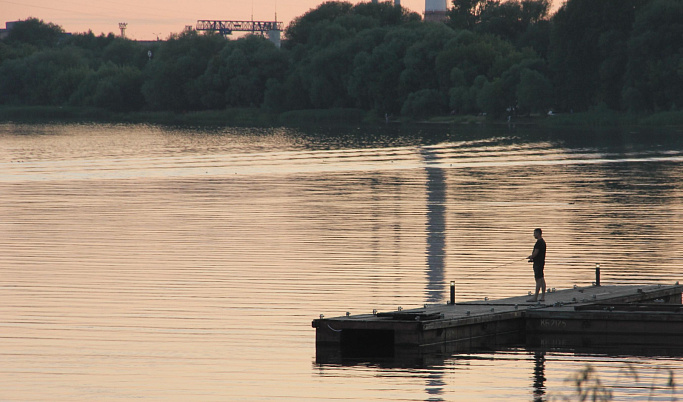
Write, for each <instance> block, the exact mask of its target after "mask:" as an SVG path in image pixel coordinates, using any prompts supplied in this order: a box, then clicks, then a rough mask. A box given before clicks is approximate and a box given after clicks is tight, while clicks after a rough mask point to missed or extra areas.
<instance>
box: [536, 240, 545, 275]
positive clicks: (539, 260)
mask: <svg viewBox="0 0 683 402" xmlns="http://www.w3.org/2000/svg"><path fill="white" fill-rule="evenodd" d="M536 249H538V254H537V255H536V257H534V268H535V267H539V268H542V267H543V266H545V240H543V239H538V240H536V244H535V245H534V250H536Z"/></svg>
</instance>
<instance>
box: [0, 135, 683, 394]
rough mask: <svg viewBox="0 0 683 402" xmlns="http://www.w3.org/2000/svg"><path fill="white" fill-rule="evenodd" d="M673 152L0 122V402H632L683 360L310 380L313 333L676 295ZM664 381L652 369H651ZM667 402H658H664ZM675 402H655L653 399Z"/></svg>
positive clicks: (533, 364)
mask: <svg viewBox="0 0 683 402" xmlns="http://www.w3.org/2000/svg"><path fill="white" fill-rule="evenodd" d="M679 137H680V136H676V135H674V136H671V135H668V134H666V133H601V135H598V136H592V137H588V136H584V135H583V134H582V133H558V132H551V133H548V132H541V131H533V130H527V131H523V130H521V129H518V130H517V131H514V132H508V131H507V130H501V131H499V132H496V131H494V130H488V131H487V130H482V129H479V128H475V129H469V131H464V129H462V128H459V127H455V128H453V127H435V128H429V129H425V128H420V129H415V128H387V127H379V128H377V129H374V128H371V129H363V130H356V129H353V130H349V131H348V132H345V133H336V132H332V130H330V132H325V131H321V130H317V129H316V130H313V129H311V130H310V131H297V130H290V129H269V130H252V129H215V130H195V129H170V128H161V127H156V126H144V125H40V126H36V125H12V124H5V125H0V143H1V144H2V146H1V147H0V233H1V236H2V238H1V240H2V241H0V253H1V255H2V256H3V258H2V259H0V317H1V318H0V337H2V342H0V355H1V356H2V360H3V367H2V368H0V389H2V391H0V399H3V400H32V401H33V400H114V399H117V400H121V399H124V400H127V399H162V400H217V401H218V400H221V401H222V400H275V399H277V400H297V401H298V400H304V399H309V400H329V399H339V400H364V401H367V400H407V401H423V400H447V401H451V400H548V399H549V398H550V397H552V396H553V395H566V394H570V393H571V392H572V389H571V386H570V385H568V384H567V383H565V382H564V380H565V379H566V378H568V377H569V376H571V375H572V374H573V373H575V372H577V371H578V370H581V369H582V368H583V367H584V366H585V365H586V364H591V365H592V366H593V367H595V368H596V372H597V373H598V375H600V376H601V378H602V380H603V382H604V383H606V384H609V385H610V386H613V387H614V388H613V389H614V392H615V394H618V395H622V396H623V398H622V399H625V400H641V399H643V397H644V398H645V399H647V396H648V393H649V392H651V391H650V388H648V387H647V386H642V384H640V385H638V384H636V385H634V383H633V381H630V380H627V379H625V377H624V376H623V375H622V374H620V373H621V370H622V368H624V367H634V368H636V369H637V370H638V371H639V372H640V374H641V378H648V381H649V380H650V379H651V380H652V381H651V382H648V384H651V383H654V384H658V386H659V385H662V384H664V383H665V382H666V375H667V374H666V373H667V371H666V370H668V369H671V370H673V371H674V372H675V374H676V376H677V377H679V378H683V368H682V366H683V365H682V364H681V362H682V361H683V360H682V359H681V357H680V354H675V353H669V354H667V353H666V352H665V353H659V354H656V355H648V354H647V353H636V352H631V353H629V352H621V353H619V354H617V355H613V354H610V355H607V354H605V353H601V352H600V351H595V350H577V351H572V350H566V349H557V348H543V349H541V350H539V351H530V350H525V349H509V350H501V351H495V352H479V353H471V352H470V353H458V354H441V355H439V354H436V355H434V354H431V355H426V356H421V357H420V359H419V360H412V361H409V362H406V361H400V362H398V363H397V362H396V361H394V362H368V361H355V362H340V363H334V364H316V362H315V359H316V356H315V330H314V329H313V328H311V327H310V322H311V320H312V319H313V318H316V317H317V316H318V315H319V314H321V313H323V314H325V315H327V316H333V315H343V314H345V313H346V312H347V311H349V312H350V313H351V314H356V313H363V312H368V313H369V312H371V311H372V309H378V310H380V311H382V310H389V309H395V308H396V307H397V306H404V307H406V308H408V307H415V306H420V305H422V304H424V303H440V302H445V301H446V300H447V298H448V282H449V281H451V280H455V281H456V282H457V293H458V294H457V298H458V300H462V301H465V300H474V299H482V298H484V297H492V298H493V297H507V296H513V295H520V294H526V293H527V291H528V290H532V287H533V277H532V273H531V269H530V267H529V266H528V265H527V264H526V263H525V262H524V258H523V257H525V256H527V255H528V254H529V252H530V251H531V250H530V249H531V248H532V247H533V241H534V240H533V236H532V231H533V228H535V227H542V228H543V229H544V237H545V238H546V241H547V242H548V247H549V251H548V265H547V268H546V271H547V276H548V278H547V279H548V285H549V286H550V287H556V288H558V289H560V288H565V287H571V286H572V285H573V284H588V283H590V282H591V281H592V280H593V269H594V266H595V263H596V262H600V263H601V266H602V270H603V272H602V281H603V283H605V284H614V283H624V284H627V283H644V282H647V283H653V282H654V283H673V282H675V281H677V280H680V272H681V271H680V263H681V252H682V251H681V250H683V247H681V246H682V245H683V244H682V243H683V241H682V240H683V239H682V238H681V236H680V233H683V230H681V229H683V228H682V227H681V223H682V219H681V211H682V207H681V205H682V203H681V199H682V198H681V184H680V183H681V178H682V175H683V153H682V152H681V151H680V150H681V149H683V147H681V144H680V139H678V138H679ZM658 369H659V370H658ZM658 391H661V392H662V394H665V395H669V394H666V392H670V391H671V389H670V388H666V387H665V386H664V385H662V386H661V387H660V388H658ZM664 400H667V399H664Z"/></svg>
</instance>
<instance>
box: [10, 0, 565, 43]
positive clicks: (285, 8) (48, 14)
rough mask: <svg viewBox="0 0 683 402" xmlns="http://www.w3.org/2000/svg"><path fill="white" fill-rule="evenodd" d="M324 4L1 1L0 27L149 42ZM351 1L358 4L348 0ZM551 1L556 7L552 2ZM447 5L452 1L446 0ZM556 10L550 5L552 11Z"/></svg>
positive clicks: (413, 2)
mask: <svg viewBox="0 0 683 402" xmlns="http://www.w3.org/2000/svg"><path fill="white" fill-rule="evenodd" d="M323 1H324V0H193V1H181V0H145V1H140V0H138V1H135V0H58V1H55V0H0V27H2V28H4V24H5V22H7V21H17V20H25V19H27V18H29V17H34V18H38V19H41V20H43V21H45V22H52V23H54V24H57V25H59V26H61V27H62V28H63V29H64V30H65V31H66V32H72V33H77V32H87V31H88V30H92V31H93V33H95V35H99V34H100V33H105V34H106V33H109V32H114V33H116V34H118V33H119V32H120V31H119V22H127V23H128V26H127V28H126V36H127V37H128V38H131V39H137V40H149V39H156V37H157V36H159V37H160V38H161V39H165V38H166V37H168V35H169V34H171V33H177V32H181V31H182V30H183V29H184V27H185V26H186V25H192V26H193V27H194V26H196V24H197V20H203V19H207V20H240V21H245V20H246V21H248V20H251V19H252V15H253V19H254V20H256V21H272V20H273V19H274V18H275V13H276V12H277V20H278V21H282V22H284V24H285V27H286V26H287V24H289V23H290V22H291V20H292V19H293V18H295V17H298V16H300V15H302V14H304V13H305V12H307V11H308V10H310V9H311V8H315V7H317V6H318V5H319V4H321V3H322V2H323ZM351 3H354V4H356V3H359V1H357V0H352V1H351ZM554 3H560V0H555V1H554ZM448 4H449V6H450V0H448ZM401 5H402V6H403V7H405V8H408V9H409V10H411V11H415V12H417V13H420V14H423V13H424V8H425V0H401ZM554 8H555V7H553V9H554Z"/></svg>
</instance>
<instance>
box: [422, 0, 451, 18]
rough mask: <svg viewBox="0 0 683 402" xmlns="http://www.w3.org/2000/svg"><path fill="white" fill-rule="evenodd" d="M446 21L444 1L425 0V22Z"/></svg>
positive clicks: (446, 11)
mask: <svg viewBox="0 0 683 402" xmlns="http://www.w3.org/2000/svg"><path fill="white" fill-rule="evenodd" d="M446 19H448V6H447V5H446V0H425V18H424V20H425V21H436V22H443V21H446Z"/></svg>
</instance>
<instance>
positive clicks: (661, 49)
mask: <svg viewBox="0 0 683 402" xmlns="http://www.w3.org/2000/svg"><path fill="white" fill-rule="evenodd" d="M681 38H683V3H681V2H680V1H676V0H653V1H651V2H650V3H649V4H648V5H646V6H645V7H642V8H640V9H639V10H638V12H637V14H636V19H635V23H634V28H633V33H632V35H631V37H630V39H629V41H628V63H627V66H626V79H625V85H624V89H623V91H622V101H623V103H624V106H625V107H626V108H627V109H629V110H633V111H643V110H644V111H660V110H670V109H672V108H678V109H680V108H681V107H683V47H682V46H681Z"/></svg>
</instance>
